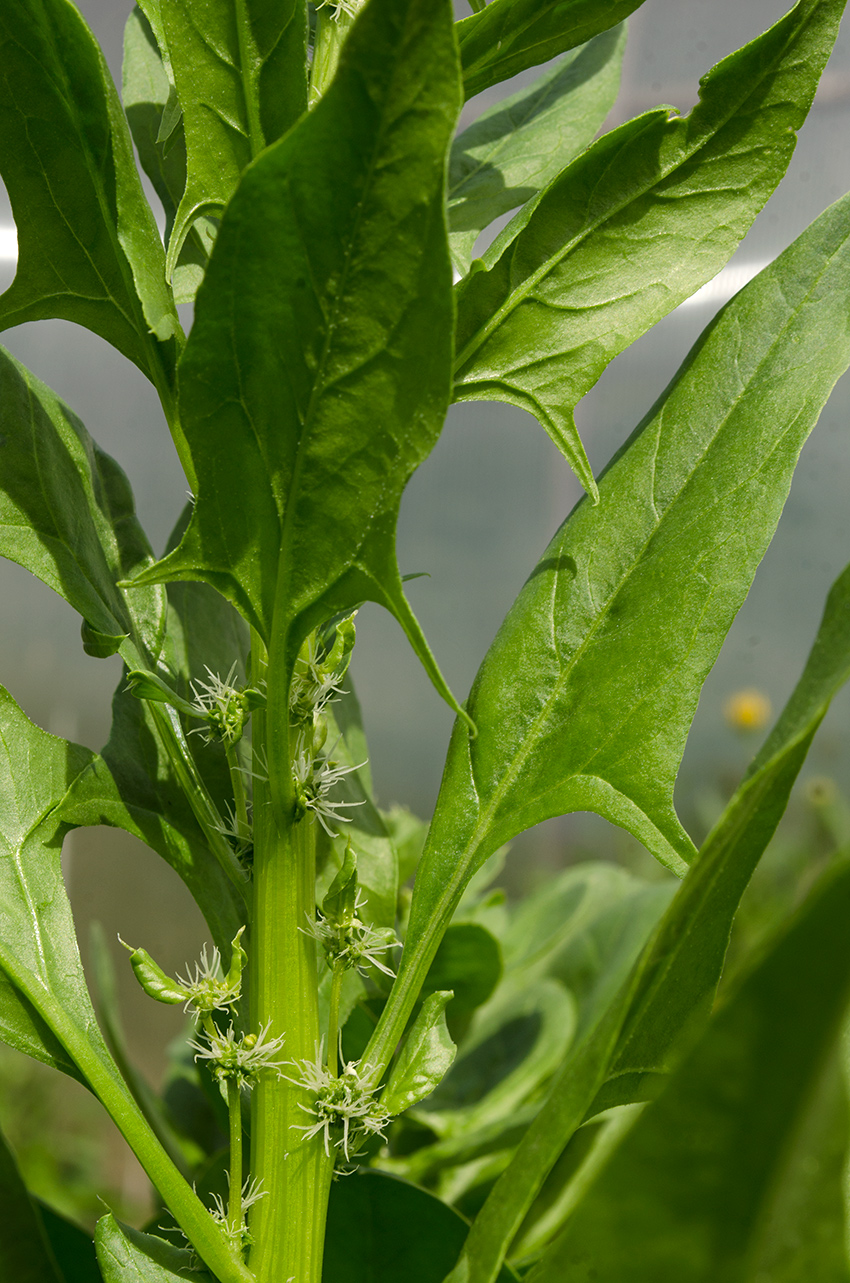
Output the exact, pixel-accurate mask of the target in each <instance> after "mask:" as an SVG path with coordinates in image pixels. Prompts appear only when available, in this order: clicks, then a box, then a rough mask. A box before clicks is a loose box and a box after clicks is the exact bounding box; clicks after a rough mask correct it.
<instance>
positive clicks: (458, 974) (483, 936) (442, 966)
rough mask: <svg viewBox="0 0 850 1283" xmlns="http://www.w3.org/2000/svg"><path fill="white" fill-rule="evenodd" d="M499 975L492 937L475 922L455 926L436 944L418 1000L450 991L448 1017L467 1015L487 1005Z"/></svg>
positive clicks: (498, 952) (495, 942) (499, 963)
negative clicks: (437, 946) (436, 948)
mask: <svg viewBox="0 0 850 1283" xmlns="http://www.w3.org/2000/svg"><path fill="white" fill-rule="evenodd" d="M501 975H502V951H501V949H500V948H499V942H498V940H497V939H496V938H495V936H493V935H491V934H490V932H489V931H488V930H487V929H486V927H482V926H479V925H478V924H477V923H475V922H456V923H453V924H452V926H450V927H449V929H448V930H447V931H446V933H445V935H444V936H443V938H442V940H441V941H440V947H439V949H438V950H437V952H436V954H435V955H434V961H433V962H432V963H431V966H430V968H429V969H428V974H427V976H426V977H425V982H424V984H423V985H422V996H423V997H426V998H427V997H428V995H429V994H433V993H438V992H441V991H445V990H448V989H451V990H452V992H453V994H454V997H453V998H452V1000H451V1003H450V1008H449V1015H450V1016H454V1017H457V1016H466V1015H470V1014H471V1013H472V1012H473V1011H474V1010H475V1008H476V1007H480V1006H482V1004H483V1003H485V1002H486V1001H487V999H488V998H489V997H490V995H491V993H492V992H493V990H494V989H495V988H496V985H497V984H498V983H499V979H500V977H501Z"/></svg>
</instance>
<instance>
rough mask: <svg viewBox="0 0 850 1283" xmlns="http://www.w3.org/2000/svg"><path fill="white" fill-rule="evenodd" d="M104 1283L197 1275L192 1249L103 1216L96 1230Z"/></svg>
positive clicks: (161, 1282) (163, 1281)
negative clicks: (178, 1245)
mask: <svg viewBox="0 0 850 1283" xmlns="http://www.w3.org/2000/svg"><path fill="white" fill-rule="evenodd" d="M94 1242H95V1248H96V1250H97V1261H98V1265H99V1266H100V1269H101V1273H102V1274H103V1283H177V1280H178V1279H197V1277H198V1275H197V1270H196V1269H195V1264H196V1263H195V1260H194V1257H193V1254H192V1252H191V1251H189V1250H187V1249H186V1248H180V1247H175V1246H174V1245H173V1244H172V1243H168V1242H166V1240H165V1239H163V1238H157V1237H156V1236H154V1235H153V1234H143V1233H142V1231H141V1230H134V1229H131V1228H130V1226H129V1225H122V1224H121V1223H120V1221H116V1219H115V1217H114V1216H111V1215H110V1216H104V1217H102V1218H101V1220H99V1221H98V1223H97V1229H96V1230H95V1237H94Z"/></svg>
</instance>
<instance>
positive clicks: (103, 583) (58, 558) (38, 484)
mask: <svg viewBox="0 0 850 1283" xmlns="http://www.w3.org/2000/svg"><path fill="white" fill-rule="evenodd" d="M0 458H1V459H2V470H1V471H0V553H2V555H3V556H4V557H8V558H9V560H10V561H15V562H17V563H18V565H20V566H23V567H24V568H25V569H26V570H29V571H31V572H32V574H34V575H37V576H38V578H39V579H41V580H42V581H43V582H44V583H46V584H47V585H48V587H50V588H52V589H53V590H54V591H55V592H58V593H59V594H60V596H62V597H64V598H65V600H66V601H68V602H70V604H71V605H72V606H73V607H74V609H75V610H76V611H78V612H79V614H80V615H81V616H82V618H83V620H84V623H85V625H86V626H87V633H86V634H84V642H86V648H87V650H88V651H89V653H93V651H95V652H97V651H98V650H100V651H101V652H102V651H104V650H106V651H107V653H110V654H114V652H115V649H117V647H116V646H114V644H113V643H114V642H115V641H118V642H119V645H120V641H121V640H123V638H124V637H125V636H126V635H127V634H128V633H132V634H134V636H135V637H136V639H137V641H138V643H139V644H140V645H143V646H144V647H145V648H146V649H147V650H148V652H149V653H150V654H152V655H154V656H156V655H157V654H158V652H159V650H160V647H161V645H162V639H163V633H164V629H165V595H164V593H163V591H162V590H161V589H153V590H151V589H150V588H144V589H141V590H135V589H134V590H133V591H132V592H131V593H127V594H125V593H124V592H122V591H121V589H120V588H118V587H116V584H117V583H118V581H119V580H120V579H124V578H125V577H126V576H128V575H132V574H133V573H134V572H136V571H138V570H140V569H141V568H142V567H144V566H147V565H150V564H151V563H152V561H153V554H152V553H151V550H150V546H149V544H148V541H147V539H146V537H145V534H144V531H143V530H142V528H141V526H140V525H139V523H138V521H137V519H136V514H135V509H134V504H133V495H132V492H131V490H130V486H129V483H128V481H127V478H126V477H125V476H124V473H123V472H122V471H121V469H120V468H119V466H118V464H117V463H115V461H114V460H113V459H111V458H110V457H109V455H107V454H104V453H103V451H102V450H100V449H99V448H98V446H97V445H95V443H94V442H93V441H92V439H91V437H90V436H89V434H88V432H87V431H86V429H85V427H84V426H83V424H82V423H81V422H80V420H79V419H78V418H77V416H76V415H75V414H74V413H73V412H72V411H71V410H70V409H69V408H68V407H67V406H66V405H65V404H64V403H63V402H62V401H60V400H59V398H58V397H57V396H56V394H55V393H54V392H52V391H51V390H50V388H48V387H46V386H45V385H44V384H43V383H41V382H40V381H39V380H38V379H36V378H34V377H33V375H32V374H30V373H29V371H28V370H26V369H25V368H24V366H22V365H20V364H19V363H18V362H17V361H15V360H14V359H13V358H12V357H11V356H9V354H8V353H7V352H6V351H5V350H4V349H2V348H0ZM98 634H99V635H100V640H99V639H98ZM110 638H111V639H112V640H111V641H109V640H108V639H110ZM86 639H88V640H87V641H86Z"/></svg>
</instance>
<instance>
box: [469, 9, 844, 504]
mask: <svg viewBox="0 0 850 1283" xmlns="http://www.w3.org/2000/svg"><path fill="white" fill-rule="evenodd" d="M844 5H845V0H800V3H799V4H798V5H797V6H796V7H795V8H794V9H793V10H792V11H791V13H789V14H788V15H787V16H786V17H785V18H783V19H782V21H781V22H779V23H777V24H776V26H774V27H772V28H771V29H770V30H769V31H767V32H765V33H764V35H762V36H759V37H758V39H756V40H754V41H752V43H751V44H749V45H747V46H745V47H744V48H743V49H739V50H738V51H737V52H735V53H733V54H731V55H730V56H729V57H728V58H726V59H724V61H723V62H721V63H719V64H718V65H717V66H716V67H715V68H714V69H713V70H712V71H710V72H709V73H708V75H707V76H705V77H704V78H703V80H702V81H701V84H700V102H699V103H698V105H697V106H696V107H695V108H694V109H693V111H692V112H691V113H690V115H689V116H687V117H685V118H684V119H679V118H678V117H675V116H673V118H670V116H671V112H672V108H671V109H668V108H661V109H659V110H657V111H652V112H648V113H647V114H646V115H644V116H639V117H638V118H637V119H636V120H632V121H629V122H628V123H627V124H625V125H622V126H621V127H620V128H619V129H615V130H614V131H613V132H612V133H609V134H606V135H605V136H604V137H603V138H601V139H600V140H599V141H598V142H597V143H595V144H594V145H593V146H592V147H591V148H590V150H589V151H587V152H586V153H585V154H584V155H583V156H580V157H579V158H578V160H576V161H574V162H573V164H572V165H571V166H570V167H569V168H568V169H567V170H565V171H564V173H562V174H561V175H560V177H558V178H556V179H555V181H554V182H552V183H551V184H550V186H549V187H548V188H546V190H545V191H544V192H543V193H542V194H541V195H540V197H539V198H538V199H537V200H533V201H530V202H529V203H528V204H527V205H526V206H525V208H524V209H523V210H521V211H520V213H519V214H518V215H517V216H516V217H515V218H514V219H513V221H512V222H511V223H510V224H509V225H508V227H507V228H505V230H504V232H502V234H501V235H500V236H499V237H497V239H496V240H495V241H494V243H493V245H492V246H491V247H490V248H489V249H488V250H487V252H486V253H485V255H484V258H483V260H482V262H483V268H482V270H479V271H476V272H472V273H470V275H469V276H468V277H466V278H465V280H464V281H462V282H461V284H460V285H459V286H458V320H457V338H456V350H457V358H456V362H455V378H456V384H455V398H456V399H457V400H481V399H484V400H496V401H506V402H509V403H510V404H511V405H517V406H519V407H520V408H521V409H524V410H528V411H529V412H530V413H531V414H533V415H534V416H535V417H536V418H537V419H538V420H539V421H540V423H541V424H542V425H543V426H544V427H545V429H546V431H547V432H548V433H549V435H550V436H551V437H552V440H553V441H554V442H555V443H556V445H558V447H559V449H561V451H562V452H563V453H564V455H565V457H566V458H567V460H568V461H569V463H570V466H571V467H572V468H573V469H574V471H575V473H576V475H577V476H578V478H579V480H580V481H581V482H582V484H583V485H584V487H585V489H586V490H587V491H588V493H590V494H592V495H594V496H595V494H596V485H595V482H594V480H593V475H592V473H591V470H590V465H589V464H588V462H587V458H586V456H585V453H584V447H583V446H582V444H581V441H580V439H579V436H578V431H577V429H576V426H575V420H574V418H573V411H574V409H575V407H576V405H577V403H578V402H579V401H580V400H581V398H582V397H583V396H584V395H585V393H586V392H588V391H589V390H590V388H592V387H593V385H594V383H596V381H597V379H598V378H599V376H600V375H601V374H602V372H603V370H604V369H605V368H606V366H607V365H608V364H609V363H610V361H611V360H612V359H613V358H614V357H615V356H616V355H617V353H618V352H622V351H623V349H624V348H625V347H627V346H628V345H629V344H630V343H632V342H633V341H634V340H635V339H636V338H638V337H639V335H641V334H644V333H645V332H646V331H647V330H648V329H649V328H650V327H651V326H652V325H654V324H655V322H656V321H658V320H660V319H661V317H663V316H666V315H667V313H668V312H670V311H672V310H673V308H674V307H676V306H677V305H678V304H679V303H681V302H682V301H683V300H684V299H686V298H687V297H688V296H689V295H691V294H693V293H694V291H695V290H697V289H698V288H699V287H700V286H701V285H703V284H704V283H705V282H706V281H709V280H710V279H711V278H712V277H713V276H714V275H715V274H716V273H717V272H718V271H719V270H720V268H721V267H722V266H723V265H724V263H725V262H726V261H727V259H728V258H729V256H730V255H731V254H732V252H733V251H734V249H735V247H736V246H737V244H738V242H739V241H740V240H741V238H742V237H743V236H744V234H745V232H746V231H747V230H748V228H749V226H750V224H751V223H752V221H753V218H754V217H755V215H756V214H757V213H758V211H759V210H760V209H761V207H762V205H763V204H764V202H765V201H766V200H767V198H768V196H769V195H770V193H771V192H772V191H773V189H774V187H775V186H776V184H777V183H778V182H779V180H780V178H781V177H782V175H783V174H784V173H785V170H786V167H787V165H788V162H789V160H790V158H791V153H792V151H793V150H794V145H795V136H794V131H795V130H796V129H799V128H800V126H801V125H802V123H803V121H804V120H805V118H806V113H807V111H808V108H809V106H810V104H811V101H812V98H813V97H814V93H815V89H816V88H817V83H818V79H819V77H820V73H821V71H822V70H823V66H824V64H825V62H826V59H827V58H828V56H829V53H830V50H831V49H832V45H833V42H834V40H835V34H836V31H837V29H838V23H839V21H840V19H841V14H842V11H843V9H844ZM492 8H493V6H488V8H487V10H485V13H490V12H491V11H492Z"/></svg>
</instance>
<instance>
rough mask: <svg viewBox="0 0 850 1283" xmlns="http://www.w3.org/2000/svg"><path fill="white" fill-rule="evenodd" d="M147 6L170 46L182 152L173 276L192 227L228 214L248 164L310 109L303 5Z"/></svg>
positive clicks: (229, 1) (193, 1)
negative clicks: (213, 216)
mask: <svg viewBox="0 0 850 1283" xmlns="http://www.w3.org/2000/svg"><path fill="white" fill-rule="evenodd" d="M146 9H150V10H151V11H152V13H151V16H152V17H154V21H153V22H152V23H151V26H152V27H153V28H154V30H155V31H156V30H157V27H159V28H160V30H161V33H162V37H163V38H164V41H165V44H166V48H167V56H168V62H169V64H170V68H171V70H172V73H173V77H174V83H175V86H176V90H177V98H178V100H179V104H180V108H181V110H182V114H183V132H184V137H185V146H186V170H187V173H186V188H185V191H184V192H183V193H182V196H181V200H180V205H179V207H178V209H177V213H176V215H175V219H174V228H173V231H172V236H171V240H170V242H169V247H168V263H169V275H170V273H171V270H172V269H173V267H174V265H175V264H176V262H177V256H178V254H179V252H180V249H181V247H182V245H183V242H184V240H185V238H186V235H187V233H188V231H189V228H190V227H191V225H192V224H193V223H194V222H195V220H196V219H197V218H198V217H199V216H201V215H204V214H209V213H219V212H220V211H221V210H222V209H224V207H225V206H226V205H227V202H228V201H229V200H230V197H231V196H232V195H233V192H234V191H235V189H236V185H237V183H238V182H239V178H240V175H241V174H242V171H243V170H244V169H245V168H246V166H247V165H248V164H249V163H250V162H251V161H252V160H254V159H255V157H257V156H258V155H259V154H260V152H261V151H263V150H264V148H265V147H266V146H268V145H269V144H271V143H274V142H276V141H277V140H278V139H279V138H281V137H282V136H283V135H284V134H285V133H286V132H287V130H288V129H289V128H290V127H291V126H292V125H294V124H295V122H296V121H297V120H298V118H299V116H301V115H302V114H303V113H304V112H305V111H306V110H307V6H306V3H305V0H168V3H165V4H161V3H160V0H147V5H146ZM156 10H158V17H159V21H158V22H157V21H156V18H155V16H154V14H155V11H156Z"/></svg>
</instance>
